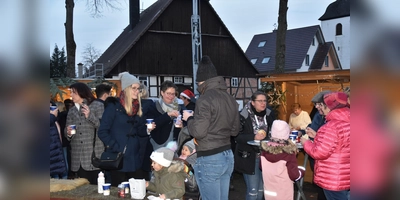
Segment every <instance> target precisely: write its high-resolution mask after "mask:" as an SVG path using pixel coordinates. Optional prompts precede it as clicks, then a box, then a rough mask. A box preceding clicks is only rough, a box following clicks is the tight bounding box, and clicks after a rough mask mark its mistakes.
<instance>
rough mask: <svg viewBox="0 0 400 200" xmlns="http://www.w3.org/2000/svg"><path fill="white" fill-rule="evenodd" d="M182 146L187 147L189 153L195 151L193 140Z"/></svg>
mask: <svg viewBox="0 0 400 200" xmlns="http://www.w3.org/2000/svg"><path fill="white" fill-rule="evenodd" d="M183 146H187V147H188V148H189V151H190V153H193V150H196V147H195V146H194V142H193V139H192V140H189V141H187V142H186V143H185V144H184V145H183Z"/></svg>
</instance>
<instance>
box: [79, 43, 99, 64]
mask: <svg viewBox="0 0 400 200" xmlns="http://www.w3.org/2000/svg"><path fill="white" fill-rule="evenodd" d="M100 55H101V52H100V50H98V49H96V48H95V47H94V46H93V45H92V44H91V43H89V44H86V46H85V48H84V50H83V52H82V59H83V61H82V63H83V65H84V66H85V67H90V66H93V65H94V62H95V61H96V60H97V59H99V57H100Z"/></svg>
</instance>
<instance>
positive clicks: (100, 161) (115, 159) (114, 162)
mask: <svg viewBox="0 0 400 200" xmlns="http://www.w3.org/2000/svg"><path fill="white" fill-rule="evenodd" d="M95 142H96V130H95V131H94V138H93V152H92V165H93V166H94V167H97V168H100V169H104V170H120V169H122V166H123V164H124V163H123V161H124V154H125V150H126V145H125V148H124V151H123V152H107V151H104V152H103V153H102V154H101V156H100V158H97V157H96V154H95V151H94V146H95Z"/></svg>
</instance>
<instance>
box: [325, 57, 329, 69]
mask: <svg viewBox="0 0 400 200" xmlns="http://www.w3.org/2000/svg"><path fill="white" fill-rule="evenodd" d="M325 67H329V57H328V56H326V57H325Z"/></svg>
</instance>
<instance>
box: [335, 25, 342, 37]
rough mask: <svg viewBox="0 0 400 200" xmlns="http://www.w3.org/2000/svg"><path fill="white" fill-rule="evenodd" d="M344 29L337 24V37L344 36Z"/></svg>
mask: <svg viewBox="0 0 400 200" xmlns="http://www.w3.org/2000/svg"><path fill="white" fill-rule="evenodd" d="M342 29H343V27H342V24H341V23H339V24H336V35H342Z"/></svg>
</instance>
